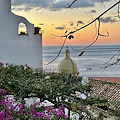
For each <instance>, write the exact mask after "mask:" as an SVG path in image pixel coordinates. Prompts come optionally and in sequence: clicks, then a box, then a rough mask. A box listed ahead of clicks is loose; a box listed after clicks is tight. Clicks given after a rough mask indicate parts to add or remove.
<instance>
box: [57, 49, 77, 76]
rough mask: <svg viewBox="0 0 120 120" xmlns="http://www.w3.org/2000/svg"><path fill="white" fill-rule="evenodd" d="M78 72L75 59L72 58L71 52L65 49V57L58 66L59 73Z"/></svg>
mask: <svg viewBox="0 0 120 120" xmlns="http://www.w3.org/2000/svg"><path fill="white" fill-rule="evenodd" d="M62 72H64V73H68V74H70V73H71V74H78V73H79V72H78V67H77V65H76V63H75V62H74V60H72V59H71V58H70V52H69V50H68V49H67V50H66V51H65V58H64V59H62V60H61V61H60V62H59V64H58V66H57V73H62Z"/></svg>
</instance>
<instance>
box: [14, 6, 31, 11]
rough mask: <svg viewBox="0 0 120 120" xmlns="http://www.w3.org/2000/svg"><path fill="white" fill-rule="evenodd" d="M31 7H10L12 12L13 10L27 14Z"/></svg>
mask: <svg viewBox="0 0 120 120" xmlns="http://www.w3.org/2000/svg"><path fill="white" fill-rule="evenodd" d="M32 9H33V7H29V6H21V7H12V10H15V11H25V12H26V11H27V12H29V11H30V10H32Z"/></svg>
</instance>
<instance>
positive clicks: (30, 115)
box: [0, 89, 67, 120]
mask: <svg viewBox="0 0 120 120" xmlns="http://www.w3.org/2000/svg"><path fill="white" fill-rule="evenodd" d="M0 97H1V98H2V99H1V104H0V108H1V110H0V120H9V119H10V120H15V119H17V120H18V119H19V120H38V119H44V120H51V119H52V120H59V119H60V120H65V119H67V115H65V108H64V107H63V105H62V106H59V107H58V110H56V109H54V107H52V106H45V107H39V105H40V103H39V102H36V103H35V104H31V106H30V107H26V106H24V105H23V104H21V103H19V102H18V103H16V101H15V100H14V99H13V98H9V97H7V96H6V91H5V89H0Z"/></svg>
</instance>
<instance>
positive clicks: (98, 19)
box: [46, 0, 120, 69]
mask: <svg viewBox="0 0 120 120" xmlns="http://www.w3.org/2000/svg"><path fill="white" fill-rule="evenodd" d="M77 1H78V0H73V2H71V4H70V5H68V6H67V7H66V8H67V9H70V8H71V7H72V5H73V4H74V3H75V2H77ZM101 2H102V3H103V4H104V0H101ZM115 6H118V11H117V13H115V14H117V17H118V18H120V11H119V10H120V9H119V8H120V0H118V1H117V2H116V3H114V4H113V5H112V6H111V7H109V8H108V9H107V10H105V11H104V12H103V13H101V14H100V15H98V17H96V18H95V19H93V20H92V21H91V22H89V23H88V24H86V25H84V26H82V27H79V28H77V29H75V30H73V31H70V32H68V31H65V35H61V36H59V35H54V34H51V35H53V36H55V37H62V38H65V39H64V42H63V45H62V47H61V49H60V50H59V52H58V54H57V56H56V57H55V58H54V59H53V60H52V61H50V62H49V63H48V64H46V65H49V64H51V63H52V62H54V61H55V60H56V59H57V58H58V57H59V55H60V53H61V51H62V49H63V47H64V45H65V43H66V41H67V40H68V39H69V40H70V39H74V34H75V33H76V32H78V31H80V30H82V29H85V28H86V27H88V26H90V25H91V24H93V23H95V27H96V35H95V36H94V38H95V40H94V41H93V42H92V43H91V44H90V45H88V46H86V47H85V48H83V49H80V50H78V49H73V50H74V51H76V52H81V53H79V55H78V56H81V55H83V53H84V52H86V50H87V49H88V48H89V47H91V46H92V45H93V44H95V43H96V42H97V40H98V38H99V37H100V36H104V37H109V32H108V31H106V33H107V34H106V35H103V34H101V32H100V27H101V17H102V16H103V15H105V14H106V13H107V12H108V11H110V10H111V9H113V8H114V7H115ZM96 22H98V25H97V24H96ZM96 25H97V26H96ZM119 53H120V50H118V51H117V52H116V53H115V54H114V55H113V56H112V57H111V58H110V60H109V61H108V62H106V63H105V65H104V67H103V68H104V69H105V68H107V67H110V66H112V65H115V64H117V63H118V62H119V61H120V59H119ZM116 56H117V59H115V57H116ZM113 59H115V62H114V63H110V61H111V60H113Z"/></svg>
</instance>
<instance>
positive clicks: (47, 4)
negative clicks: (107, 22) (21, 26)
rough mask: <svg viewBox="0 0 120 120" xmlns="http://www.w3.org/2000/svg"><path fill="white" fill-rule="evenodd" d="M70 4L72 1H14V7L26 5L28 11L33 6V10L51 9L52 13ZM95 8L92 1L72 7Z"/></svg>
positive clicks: (84, 0)
mask: <svg viewBox="0 0 120 120" xmlns="http://www.w3.org/2000/svg"><path fill="white" fill-rule="evenodd" d="M70 4H71V1H70V0H12V6H22V5H24V6H25V7H27V9H26V11H27V10H30V9H28V8H29V7H30V6H32V8H35V7H39V8H45V9H49V10H51V11H58V10H61V9H65V7H67V6H68V5H70ZM93 6H94V3H93V2H91V1H90V0H79V1H78V2H76V3H75V4H73V5H72V8H84V7H93ZM30 8H31V7H30ZM15 10H17V9H15Z"/></svg>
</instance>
